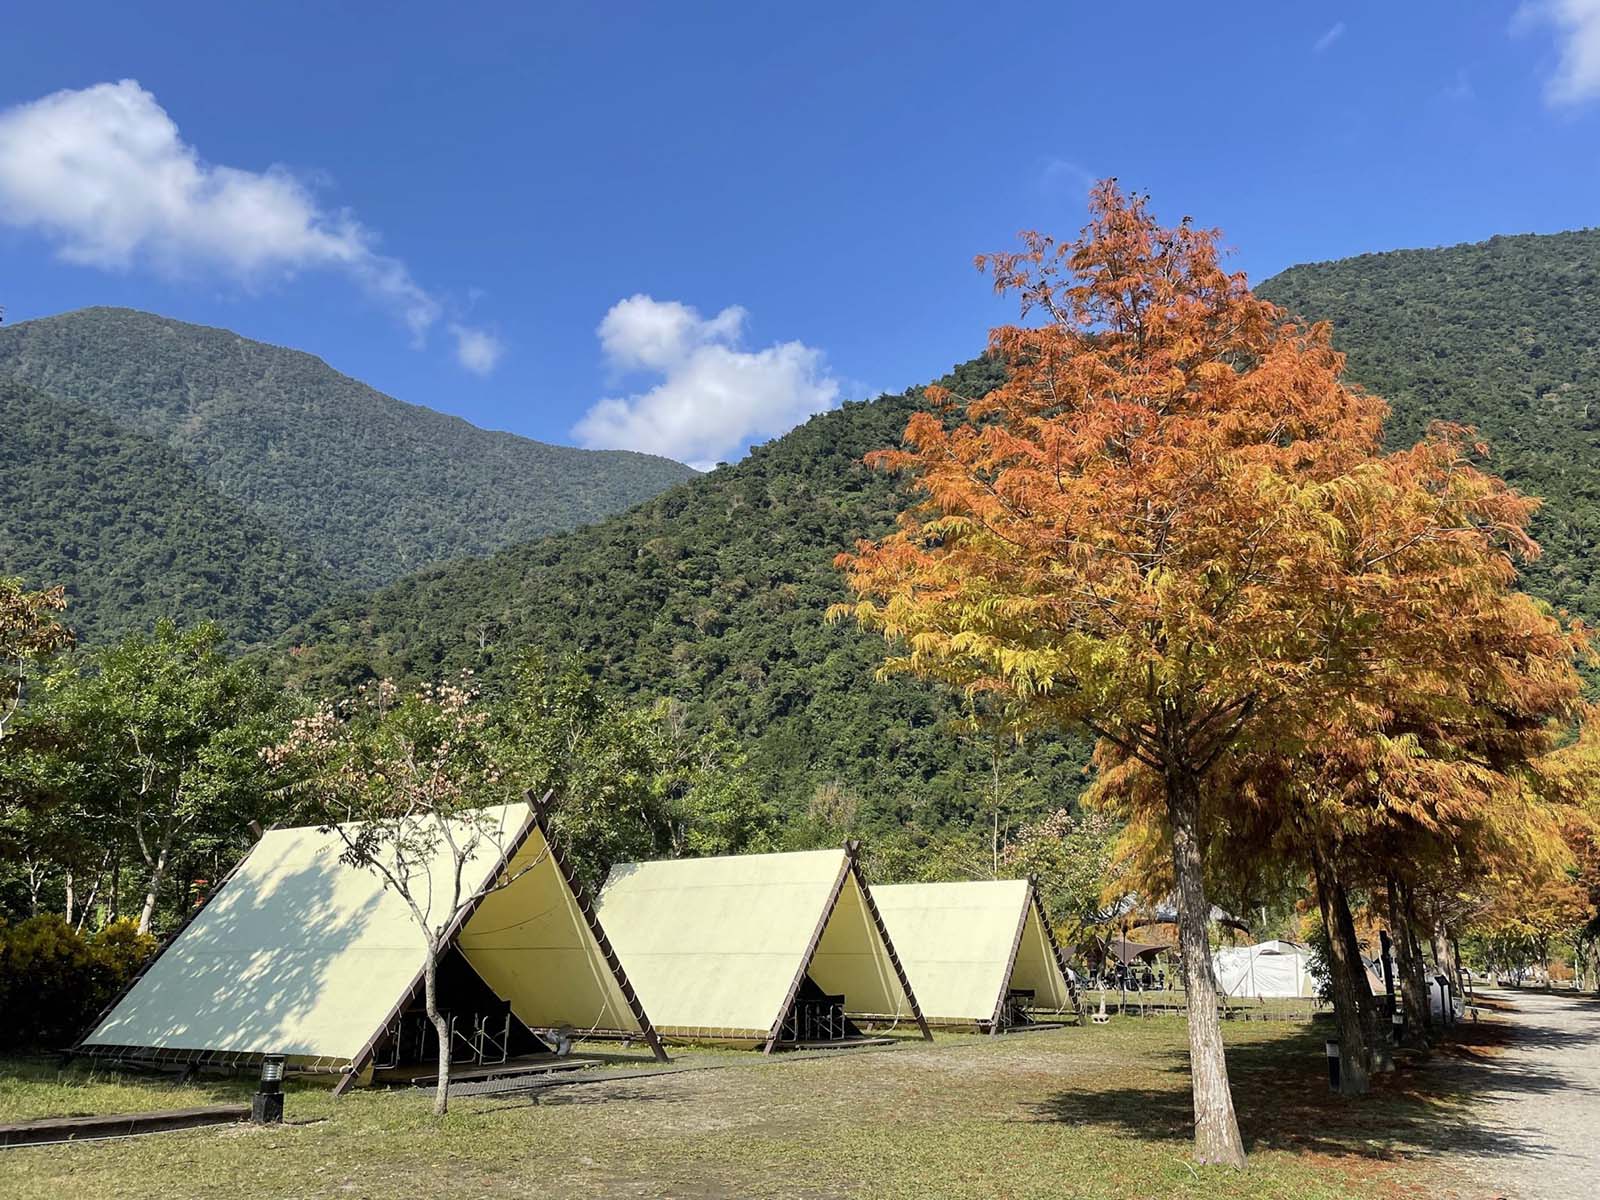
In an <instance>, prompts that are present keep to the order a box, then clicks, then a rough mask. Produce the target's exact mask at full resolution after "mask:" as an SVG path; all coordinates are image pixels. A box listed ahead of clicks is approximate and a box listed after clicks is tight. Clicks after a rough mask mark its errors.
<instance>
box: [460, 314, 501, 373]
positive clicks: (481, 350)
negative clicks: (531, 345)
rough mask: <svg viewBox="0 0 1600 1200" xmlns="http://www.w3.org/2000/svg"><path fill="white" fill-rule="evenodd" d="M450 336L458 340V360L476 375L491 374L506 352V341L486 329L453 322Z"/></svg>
mask: <svg viewBox="0 0 1600 1200" xmlns="http://www.w3.org/2000/svg"><path fill="white" fill-rule="evenodd" d="M450 336H451V337H453V338H455V340H456V361H457V362H458V363H460V364H461V365H462V366H463V367H465V368H466V369H467V370H469V371H471V372H472V373H473V374H474V375H487V374H489V373H490V372H491V371H493V370H494V369H495V367H497V366H498V365H499V363H500V356H501V355H502V354H504V353H505V352H506V347H505V343H504V342H502V341H501V340H500V339H499V338H497V337H495V335H494V334H492V333H489V332H487V331H486V330H482V329H473V328H472V327H471V326H468V325H458V324H455V323H454V322H452V323H451V325H450Z"/></svg>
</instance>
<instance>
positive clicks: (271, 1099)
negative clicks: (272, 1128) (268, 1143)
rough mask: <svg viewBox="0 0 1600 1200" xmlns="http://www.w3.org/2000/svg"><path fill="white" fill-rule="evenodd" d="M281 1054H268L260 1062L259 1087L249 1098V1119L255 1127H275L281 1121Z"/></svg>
mask: <svg viewBox="0 0 1600 1200" xmlns="http://www.w3.org/2000/svg"><path fill="white" fill-rule="evenodd" d="M286 1061H287V1059H286V1057H285V1056H284V1055H282V1054H269V1055H267V1056H266V1057H265V1058H263V1059H262V1060H261V1087H260V1089H259V1090H257V1092H256V1093H255V1095H253V1096H251V1097H250V1119H251V1120H252V1121H254V1122H255V1123H256V1124H257V1125H276V1124H279V1123H280V1122H282V1120H283V1064H284V1063H285V1062H286Z"/></svg>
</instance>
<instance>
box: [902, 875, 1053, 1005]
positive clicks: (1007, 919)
mask: <svg viewBox="0 0 1600 1200" xmlns="http://www.w3.org/2000/svg"><path fill="white" fill-rule="evenodd" d="M872 898H873V900H875V901H876V902H877V905H878V911H879V912H881V913H882V914H883V923H884V925H885V926H886V927H887V928H888V930H889V937H890V938H891V939H892V940H893V942H894V947H895V950H896V952H897V953H898V954H899V955H900V961H901V962H902V963H903V964H904V965H905V969H906V976H907V977H908V978H909V979H910V980H911V986H912V987H913V988H915V989H916V993H917V1003H918V1004H919V1005H920V1006H921V1008H922V1012H923V1015H924V1016H925V1017H927V1018H928V1020H929V1021H931V1022H934V1023H937V1024H969V1023H970V1024H976V1025H977V1026H978V1027H979V1028H980V1029H983V1030H986V1031H988V1032H990V1033H997V1032H999V1031H1000V1030H1001V1029H1003V1028H1005V1027H1006V1024H1007V1022H1008V1017H1009V1015H1010V1014H1009V1013H1008V1005H1007V999H1008V997H1009V996H1011V994H1012V993H1013V992H1015V991H1024V992H1029V993H1031V994H1032V995H1031V999H1030V1002H1029V1004H1028V1006H1027V1007H1028V1009H1029V1011H1030V1012H1032V1013H1035V1014H1037V1013H1048V1014H1054V1015H1060V1014H1062V1013H1066V1012H1072V1013H1074V1014H1076V1013H1077V1010H1078V1004H1077V996H1076V995H1075V993H1074V991H1073V988H1072V985H1071V984H1070V983H1069V982H1068V975H1067V969H1066V963H1065V962H1064V961H1063V959H1062V957H1061V950H1060V948H1059V947H1058V946H1057V945H1056V940H1055V935H1054V934H1053V933H1052V932H1051V929H1050V922H1049V921H1048V920H1047V919H1046V917H1045V914H1044V907H1043V905H1041V904H1040V902H1039V897H1038V893H1037V892H1036V891H1035V889H1034V886H1033V884H1032V883H1031V882H1030V881H1029V880H1026V879H999V880H980V881H974V882H964V883H902V884H889V885H882V886H878V887H874V888H873V889H872Z"/></svg>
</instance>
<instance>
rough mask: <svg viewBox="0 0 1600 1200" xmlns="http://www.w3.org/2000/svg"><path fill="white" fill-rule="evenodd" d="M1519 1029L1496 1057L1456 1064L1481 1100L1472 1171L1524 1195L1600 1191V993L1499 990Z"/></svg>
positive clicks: (1573, 1199)
mask: <svg viewBox="0 0 1600 1200" xmlns="http://www.w3.org/2000/svg"><path fill="white" fill-rule="evenodd" d="M1488 994H1489V995H1491V996H1494V997H1495V998H1496V999H1500V1000H1504V1001H1506V1002H1508V1003H1509V1004H1510V1006H1511V1008H1512V1012H1511V1013H1510V1014H1509V1019H1510V1020H1511V1022H1512V1024H1513V1025H1514V1026H1515V1029H1516V1035H1515V1036H1514V1037H1513V1038H1512V1039H1511V1042H1510V1044H1509V1045H1508V1046H1507V1048H1506V1049H1505V1051H1504V1052H1503V1053H1501V1054H1499V1055H1497V1056H1496V1057H1495V1058H1494V1060H1493V1061H1492V1062H1491V1063H1488V1064H1476V1065H1470V1066H1469V1065H1462V1066H1459V1067H1452V1068H1449V1069H1450V1070H1451V1071H1452V1072H1461V1073H1463V1074H1464V1075H1466V1074H1468V1073H1470V1075H1471V1079H1470V1082H1469V1081H1468V1080H1467V1079H1465V1078H1463V1080H1462V1081H1461V1082H1463V1083H1466V1084H1467V1086H1469V1087H1470V1088H1471V1090H1472V1091H1473V1092H1474V1093H1476V1094H1477V1096H1478V1097H1479V1098H1480V1101H1481V1109H1480V1110H1479V1111H1478V1113H1477V1114H1476V1116H1477V1118H1478V1124H1479V1126H1480V1129H1481V1131H1482V1135H1483V1136H1482V1139H1481V1144H1479V1145H1475V1146H1473V1147H1472V1148H1471V1149H1469V1150H1467V1151H1466V1152H1465V1153H1464V1154H1463V1155H1462V1157H1463V1158H1464V1160H1465V1161H1466V1164H1467V1169H1468V1171H1469V1173H1470V1174H1471V1175H1472V1176H1473V1177H1474V1178H1475V1179H1476V1180H1478V1181H1480V1182H1481V1183H1482V1184H1484V1185H1486V1186H1487V1187H1489V1188H1491V1189H1492V1190H1493V1191H1498V1192H1499V1193H1501V1194H1503V1195H1505V1196H1508V1197H1515V1198H1516V1200H1577V1197H1580V1196H1593V1195H1596V1194H1597V1192H1600V1000H1597V999H1595V998H1594V997H1593V996H1583V997H1580V996H1574V995H1573V994H1572V993H1570V992H1568V993H1556V994H1554V995H1545V994H1543V993H1538V992H1491V993H1488Z"/></svg>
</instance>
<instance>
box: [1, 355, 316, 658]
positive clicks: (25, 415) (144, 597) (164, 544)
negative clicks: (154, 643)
mask: <svg viewBox="0 0 1600 1200" xmlns="http://www.w3.org/2000/svg"><path fill="white" fill-rule="evenodd" d="M0 574H16V575H21V576H23V577H24V578H25V579H26V580H27V581H28V582H29V584H30V585H33V586H46V585H51V584H57V583H60V584H64V585H66V588H67V592H68V597H69V608H68V613H67V621H68V623H69V624H70V625H71V626H72V627H73V628H74V629H75V631H76V632H77V634H78V636H79V637H80V638H81V639H83V640H85V641H101V640H105V639H107V638H111V637H117V636H120V635H121V634H124V633H127V632H130V631H133V630H138V629H146V630H147V629H149V628H150V626H151V624H152V623H153V622H154V621H155V620H156V618H157V617H162V616H171V617H177V618H181V619H184V620H188V621H192V620H196V619H198V618H200V617H209V618H211V619H213V620H216V621H218V622H219V623H221V624H222V625H223V627H224V628H225V629H226V630H227V632H228V635H229V638H230V640H232V641H233V642H234V643H235V644H236V645H241V646H251V645H255V644H258V643H261V642H263V641H268V640H270V639H272V638H273V637H275V636H276V635H278V634H280V633H281V632H282V631H283V630H284V629H285V628H287V627H288V626H289V625H290V624H291V623H293V622H294V621H295V620H297V619H299V618H301V617H303V616H305V615H306V614H308V613H310V612H312V611H313V610H314V609H316V608H317V607H319V606H321V605H323V604H326V603H327V602H328V600H329V599H330V598H331V597H334V596H337V595H339V593H340V592H341V590H342V588H341V585H340V584H339V582H338V581H337V580H336V579H335V578H334V577H333V576H332V575H331V574H329V573H328V572H326V571H324V570H322V569H320V568H318V567H316V566H314V565H312V564H311V563H309V562H308V561H307V559H306V556H305V555H304V554H302V553H301V552H299V551H298V550H296V549H295V548H294V547H292V546H290V545H288V544H287V543H286V542H285V541H284V539H283V538H282V537H280V536H279V535H278V533H277V532H276V531H275V530H273V529H272V528H270V527H269V526H267V525H266V524H264V523H263V522H261V521H260V520H258V519H257V518H255V517H254V516H252V515H251V514H250V513H248V512H246V511H245V510H244V509H243V508H242V507H241V506H240V505H239V504H238V502H237V501H234V500H230V499H229V498H228V497H226V496H223V495H221V494H219V493H218V492H217V491H216V490H215V489H213V488H211V487H210V486H209V485H207V484H206V482H205V481H204V480H202V479H201V478H200V477H199V476H198V475H196V474H195V472H194V471H193V470H191V469H190V468H189V467H188V466H187V465H186V464H185V463H184V462H183V461H182V460H180V459H179V458H178V457H177V455H175V454H173V453H172V452H171V451H170V450H168V449H166V448H165V447H164V446H162V445H160V444H159V443H157V442H156V441H155V440H154V439H152V438H149V437H147V436H145V435H143V434H139V433H133V432H131V431H129V430H127V429H125V428H123V427H121V426H119V425H117V424H116V423H115V422H113V421H110V420H108V419H107V418H105V417H103V416H101V415H99V414H98V413H94V412H90V411H87V410H84V409H80V408H77V407H75V406H73V405H70V404H63V403H62V402H60V401H58V400H53V399H51V398H49V397H47V396H43V395H41V394H39V393H38V392H35V391H33V390H31V389H29V388H25V387H22V386H20V385H18V384H15V383H8V382H5V381H0Z"/></svg>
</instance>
